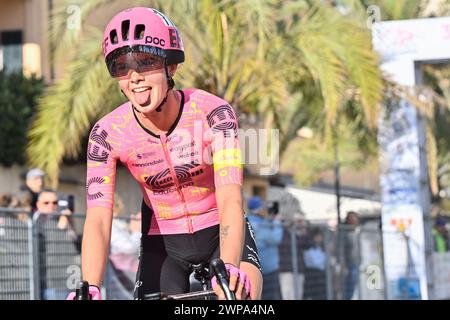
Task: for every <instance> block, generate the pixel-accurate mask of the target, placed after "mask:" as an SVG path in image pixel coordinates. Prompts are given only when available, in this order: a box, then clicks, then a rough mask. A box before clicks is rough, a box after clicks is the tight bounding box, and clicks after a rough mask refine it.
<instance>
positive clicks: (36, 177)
mask: <svg viewBox="0 0 450 320" xmlns="http://www.w3.org/2000/svg"><path fill="white" fill-rule="evenodd" d="M44 176H45V173H44V171H42V170H41V169H38V168H34V169H31V170H29V171H28V172H27V174H26V177H25V186H24V187H23V188H22V189H23V190H24V191H25V193H26V194H25V196H24V199H23V204H24V205H25V206H27V207H29V209H30V210H31V211H32V212H34V211H36V210H37V206H36V203H37V200H38V195H39V193H40V192H41V191H42V190H43V189H44Z"/></svg>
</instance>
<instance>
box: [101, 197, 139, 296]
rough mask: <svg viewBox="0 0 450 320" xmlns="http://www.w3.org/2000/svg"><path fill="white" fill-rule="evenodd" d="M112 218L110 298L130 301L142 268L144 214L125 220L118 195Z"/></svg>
mask: <svg viewBox="0 0 450 320" xmlns="http://www.w3.org/2000/svg"><path fill="white" fill-rule="evenodd" d="M113 217H114V219H113V222H112V229H111V245H110V251H111V254H110V256H109V262H110V266H111V269H112V270H111V271H112V272H111V274H110V275H111V277H110V279H109V282H108V283H109V293H108V294H109V298H110V299H116V300H128V299H130V300H131V299H133V289H134V282H135V279H136V273H137V269H138V265H139V250H140V239H141V213H140V212H138V213H137V214H136V215H131V216H130V218H125V217H124V205H123V201H122V199H121V198H120V196H119V195H118V194H115V195H114V207H113Z"/></svg>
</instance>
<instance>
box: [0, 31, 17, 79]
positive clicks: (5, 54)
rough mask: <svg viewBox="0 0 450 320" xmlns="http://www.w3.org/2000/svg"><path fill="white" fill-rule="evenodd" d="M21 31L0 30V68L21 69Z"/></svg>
mask: <svg viewBox="0 0 450 320" xmlns="http://www.w3.org/2000/svg"><path fill="white" fill-rule="evenodd" d="M22 65H23V60H22V31H3V32H0V70H3V71H5V72H8V73H10V72H16V71H22Z"/></svg>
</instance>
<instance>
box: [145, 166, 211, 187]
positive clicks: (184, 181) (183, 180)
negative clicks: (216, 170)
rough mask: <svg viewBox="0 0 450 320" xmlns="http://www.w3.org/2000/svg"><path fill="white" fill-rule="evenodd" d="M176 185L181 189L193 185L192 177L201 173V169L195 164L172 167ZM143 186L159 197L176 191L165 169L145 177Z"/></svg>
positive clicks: (170, 175) (167, 170)
mask: <svg viewBox="0 0 450 320" xmlns="http://www.w3.org/2000/svg"><path fill="white" fill-rule="evenodd" d="M174 170H175V174H176V179H177V182H178V185H179V186H180V187H181V188H185V187H187V186H191V185H193V184H194V182H193V181H192V177H195V176H198V175H199V174H202V173H203V168H202V166H201V165H200V164H198V163H196V162H194V161H193V162H191V163H186V164H183V165H181V166H175V167H174ZM145 184H146V185H147V186H148V187H150V189H151V190H152V191H153V194H155V195H160V194H165V193H170V192H174V191H176V185H175V181H173V177H172V174H171V173H170V170H169V169H165V170H163V171H161V172H159V173H157V174H156V175H154V176H150V177H147V178H146V179H145Z"/></svg>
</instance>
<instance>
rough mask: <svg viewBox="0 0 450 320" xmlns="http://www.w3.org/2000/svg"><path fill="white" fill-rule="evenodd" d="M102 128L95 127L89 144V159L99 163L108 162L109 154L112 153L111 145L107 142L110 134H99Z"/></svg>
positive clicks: (102, 131)
mask: <svg viewBox="0 0 450 320" xmlns="http://www.w3.org/2000/svg"><path fill="white" fill-rule="evenodd" d="M99 128H100V126H99V125H98V124H97V125H95V127H94V129H92V132H91V135H90V137H89V144H88V159H89V160H92V161H97V162H103V163H107V162H108V156H109V153H110V152H111V151H112V147H111V145H110V144H109V143H108V142H107V141H106V138H107V137H108V132H106V131H105V130H101V131H100V132H98V130H99Z"/></svg>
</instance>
